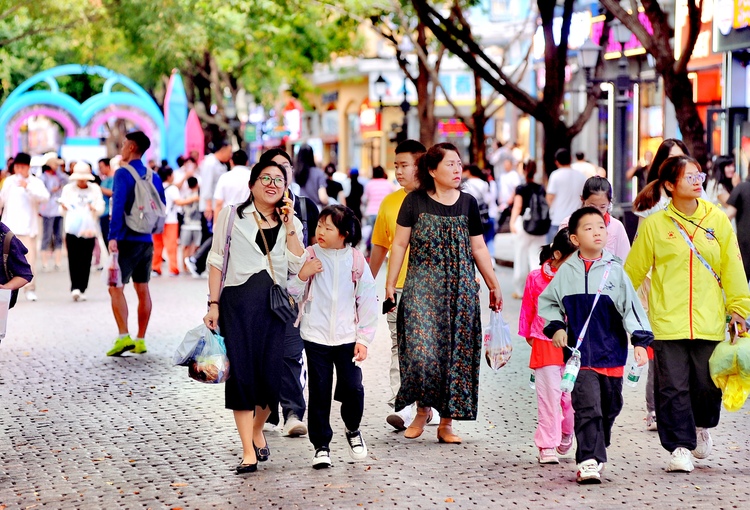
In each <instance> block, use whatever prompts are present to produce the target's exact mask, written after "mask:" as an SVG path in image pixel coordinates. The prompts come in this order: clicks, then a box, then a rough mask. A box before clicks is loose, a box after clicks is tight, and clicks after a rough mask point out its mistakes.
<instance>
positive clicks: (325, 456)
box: [312, 446, 331, 469]
mask: <svg viewBox="0 0 750 510" xmlns="http://www.w3.org/2000/svg"><path fill="white" fill-rule="evenodd" d="M312 467H313V469H325V468H329V467H331V450H329V449H328V448H327V447H325V446H323V447H322V448H318V449H317V450H315V456H314V457H313V461H312Z"/></svg>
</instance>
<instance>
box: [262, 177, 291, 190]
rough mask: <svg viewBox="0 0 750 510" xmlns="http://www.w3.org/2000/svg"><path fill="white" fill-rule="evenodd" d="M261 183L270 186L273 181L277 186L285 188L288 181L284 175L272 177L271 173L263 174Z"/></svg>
mask: <svg viewBox="0 0 750 510" xmlns="http://www.w3.org/2000/svg"><path fill="white" fill-rule="evenodd" d="M260 183H261V184H262V185H263V186H270V185H271V183H273V185H274V186H276V187H277V188H283V187H284V185H285V184H286V181H285V180H284V179H283V178H282V177H271V176H270V175H261V176H260Z"/></svg>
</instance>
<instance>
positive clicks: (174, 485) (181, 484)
mask: <svg viewBox="0 0 750 510" xmlns="http://www.w3.org/2000/svg"><path fill="white" fill-rule="evenodd" d="M189 485H190V484H187V483H182V482H179V483H173V484H171V485H170V487H188V486H189Z"/></svg>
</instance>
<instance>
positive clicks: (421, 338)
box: [396, 191, 483, 420]
mask: <svg viewBox="0 0 750 510" xmlns="http://www.w3.org/2000/svg"><path fill="white" fill-rule="evenodd" d="M398 224H399V225H402V226H410V227H411V228H412V230H411V239H410V255H409V265H408V270H407V276H406V281H405V283H404V290H403V295H402V300H401V303H400V305H399V309H398V319H397V334H398V349H399V366H400V372H401V387H400V389H399V392H398V395H397V397H396V409H397V410H400V409H403V408H404V407H406V406H408V405H411V404H412V403H413V402H418V404H419V405H420V406H430V407H434V408H436V409H437V410H438V411H439V412H440V416H441V417H442V418H454V419H458V420H475V419H476V417H477V401H478V397H479V366H480V361H481V346H482V331H481V329H482V327H481V317H480V309H479V285H478V283H477V282H476V280H475V278H474V275H475V273H474V258H473V256H472V251H471V241H470V236H473V235H482V233H483V231H482V223H481V218H480V216H479V208H478V206H477V202H476V200H475V199H474V198H473V197H471V196H470V195H468V194H465V193H462V194H461V197H460V198H459V200H458V201H457V202H456V203H455V204H454V205H452V206H445V205H443V204H440V203H438V202H436V201H435V200H433V199H432V198H430V197H429V196H428V195H427V194H426V193H425V192H422V191H417V192H413V193H410V194H409V195H407V197H406V199H405V200H404V205H403V206H402V208H401V211H400V213H399V218H398Z"/></svg>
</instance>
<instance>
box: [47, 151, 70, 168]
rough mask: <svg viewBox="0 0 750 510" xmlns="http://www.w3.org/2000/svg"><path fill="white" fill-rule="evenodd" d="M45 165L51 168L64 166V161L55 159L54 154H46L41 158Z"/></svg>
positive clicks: (55, 155) (55, 154)
mask: <svg viewBox="0 0 750 510" xmlns="http://www.w3.org/2000/svg"><path fill="white" fill-rule="evenodd" d="M42 158H43V160H44V163H43V164H45V165H48V166H53V165H58V166H59V165H64V164H65V161H63V160H62V159H60V158H58V157H57V153H56V152H51V151H50V152H48V153H46V154H45V155H44V156H42Z"/></svg>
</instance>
